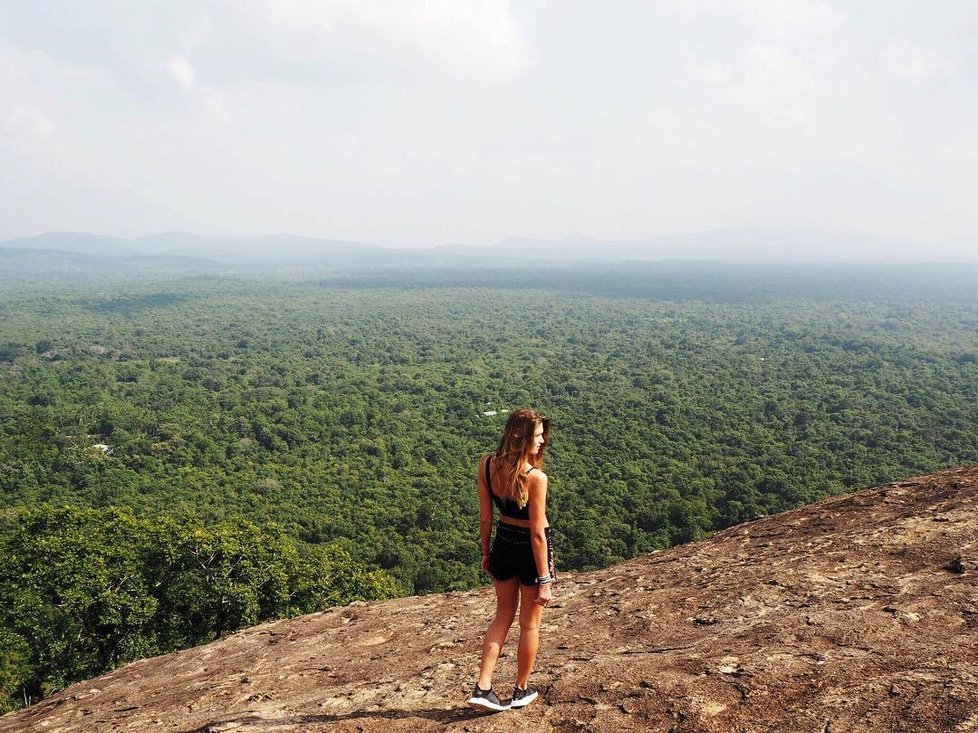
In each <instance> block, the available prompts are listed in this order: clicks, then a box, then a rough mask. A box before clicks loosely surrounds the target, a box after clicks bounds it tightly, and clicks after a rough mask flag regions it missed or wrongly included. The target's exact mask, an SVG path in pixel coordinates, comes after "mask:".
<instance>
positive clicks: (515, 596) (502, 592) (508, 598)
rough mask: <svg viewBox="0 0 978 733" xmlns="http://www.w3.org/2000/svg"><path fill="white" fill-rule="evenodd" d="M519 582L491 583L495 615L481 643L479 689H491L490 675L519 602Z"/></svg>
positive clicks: (503, 581)
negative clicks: (493, 587) (493, 589)
mask: <svg viewBox="0 0 978 733" xmlns="http://www.w3.org/2000/svg"><path fill="white" fill-rule="evenodd" d="M519 585H520V581H519V580H517V579H516V578H512V579H511V580H496V581H493V586H495V588H496V615H495V617H494V618H493V619H492V623H491V624H489V629H488V630H487V631H486V639H485V641H483V642H482V664H481V665H480V666H479V682H478V684H479V689H481V690H488V689H489V688H491V687H492V673H493V671H494V670H495V669H496V662H497V661H498V660H499V652H500V651H501V650H502V648H503V642H504V641H506V634H508V633H509V627H510V626H512V625H513V619H514V618H516V604H517V603H518V601H519V597H520V595H519V590H518V588H519Z"/></svg>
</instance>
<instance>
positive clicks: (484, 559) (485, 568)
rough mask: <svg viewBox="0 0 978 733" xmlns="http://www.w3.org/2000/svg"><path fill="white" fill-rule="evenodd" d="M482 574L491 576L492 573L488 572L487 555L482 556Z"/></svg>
mask: <svg viewBox="0 0 978 733" xmlns="http://www.w3.org/2000/svg"><path fill="white" fill-rule="evenodd" d="M482 572H484V573H485V574H486V575H492V572H491V571H490V570H489V555H483V556H482Z"/></svg>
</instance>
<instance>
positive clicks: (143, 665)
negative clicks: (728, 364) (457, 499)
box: [0, 468, 978, 733]
mask: <svg viewBox="0 0 978 733" xmlns="http://www.w3.org/2000/svg"><path fill="white" fill-rule="evenodd" d="M976 503H978V468H967V469H959V470H953V471H946V472H943V473H940V474H936V475H933V476H927V477H923V478H917V479H912V480H907V481H902V482H899V483H895V484H890V485H887V486H882V487H879V488H876V489H871V490H868V491H863V492H860V493H857V494H852V495H847V496H840V497H835V498H831V499H827V500H825V501H822V502H820V503H818V504H814V505H812V506H808V507H804V508H802V509H798V510H795V511H791V512H786V513H784V514H780V515H777V516H773V517H768V518H765V519H761V520H757V521H755V522H751V523H748V524H744V525H740V526H737V527H732V528H730V529H728V530H726V531H723V532H720V533H718V534H717V535H715V536H713V537H712V538H710V539H709V540H705V541H703V542H697V543H693V544H689V545H685V546H682V547H677V548H673V549H671V550H668V551H663V552H658V553H654V554H652V555H649V556H644V557H640V558H636V559H635V560H632V561H629V562H626V563H624V564H622V565H618V566H615V567H612V568H608V569H606V570H602V571H599V572H592V573H579V574H571V573H565V574H562V576H561V578H560V581H559V584H558V585H557V586H556V596H557V601H556V602H555V605H554V606H552V607H551V608H550V609H549V610H548V611H547V612H546V614H545V618H544V621H545V627H544V632H543V635H544V643H543V647H542V649H541V655H540V658H539V662H538V667H537V672H536V674H535V677H534V682H535V683H536V684H537V685H538V686H539V687H540V688H541V689H542V691H543V695H542V699H541V700H540V701H538V702H536V703H534V704H533V705H531V706H529V707H527V708H525V709H523V710H520V711H510V712H506V713H501V714H498V715H484V714H481V713H478V712H476V711H472V710H470V709H468V708H466V707H465V706H464V705H463V704H462V700H463V699H464V696H465V695H466V694H467V693H468V692H469V690H470V689H471V685H472V683H473V680H474V674H475V670H476V666H477V663H478V655H479V647H480V643H481V635H482V633H483V631H484V629H485V626H486V624H487V622H488V619H489V617H490V614H491V612H492V608H493V598H492V591H491V590H490V589H489V588H485V589H482V590H477V591H472V592H467V593H447V594H442V595H433V596H425V597H415V598H404V599H400V600H396V601H390V602H386V603H375V604H354V605H352V606H347V607H344V608H337V609H334V610H331V611H328V612H326V613H322V614H314V615H311V616H305V617H302V618H297V619H293V620H290V621H282V622H278V623H271V624H266V625H263V626H259V627H256V628H253V629H248V630H246V631H243V632H241V633H238V634H235V635H234V636H231V637H229V638H227V639H224V640H221V641H217V642H214V643H212V644H208V645H206V646H203V647H199V648H196V649H190V650H187V651H183V652H178V653H175V654H170V655H167V656H164V657H159V658H155V659H148V660H143V661H140V662H136V663H134V664H131V665H129V666H127V667H124V668H122V669H119V670H116V671H115V672H113V673H111V674H108V675H105V676H104V677H102V678H99V679H96V680H91V681H88V682H84V683H80V684H77V685H74V686H72V687H70V688H68V689H67V690H65V691H64V692H62V693H60V694H58V695H56V696H54V697H52V698H50V699H48V700H46V701H44V702H42V703H40V704H38V705H36V706H34V707H33V708H30V709H28V710H24V711H20V712H17V713H13V714H10V715H7V716H5V717H3V718H0V733H12V732H13V731H18V732H20V731H59V732H63V733H75V732H77V733H82V732H83V731H84V732H86V733H88V732H92V731H127V732H128V731H133V732H135V731H180V732H181V733H206V732H208V731H215V732H216V731H230V730H236V731H275V732H276V733H286V732H287V731H327V730H328V731H385V732H390V731H509V732H512V731H591V730H593V731H639V730H641V731H646V730H651V731H674V732H675V733H680V732H683V733H685V732H689V733H693V732H695V731H718V732H719V731H722V732H723V733H731V732H734V731H786V732H787V731H791V732H796V731H797V732H802V731H813V732H818V733H841V732H842V731H874V732H879V731H914V732H918V731H975V730H978V666H976V663H978V596H976V572H978V512H976ZM512 641H513V642H515V630H514V638H513V639H512ZM515 665H516V660H515V646H514V647H513V649H510V650H509V654H508V655H507V656H504V657H503V659H502V660H501V662H500V668H499V670H498V673H497V678H496V688H497V689H498V690H500V691H501V692H502V691H507V690H508V686H509V685H511V684H512V679H513V676H514V674H515Z"/></svg>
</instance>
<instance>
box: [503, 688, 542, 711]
mask: <svg viewBox="0 0 978 733" xmlns="http://www.w3.org/2000/svg"><path fill="white" fill-rule="evenodd" d="M539 696H540V693H539V692H537V691H536V690H535V689H534V688H532V687H527V688H526V689H525V690H521V689H520V688H519V687H514V688H513V699H512V700H510V701H509V704H510V706H511V707H514V708H523V707H526V706H527V705H529V704H530V703H531V702H533V701H534V700H536V699H537V698H538V697H539Z"/></svg>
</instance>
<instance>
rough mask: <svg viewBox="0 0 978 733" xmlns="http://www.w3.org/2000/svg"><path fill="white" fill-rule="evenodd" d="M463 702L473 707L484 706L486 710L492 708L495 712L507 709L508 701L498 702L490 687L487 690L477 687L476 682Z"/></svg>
mask: <svg viewBox="0 0 978 733" xmlns="http://www.w3.org/2000/svg"><path fill="white" fill-rule="evenodd" d="M465 702H467V703H468V704H469V705H471V706H472V707H474V708H485V709H486V710H493V711H495V712H497V713H501V712H502V711H503V710H509V703H505V704H504V703H501V702H499V698H498V697H496V693H495V692H493V691H492V688H489V689H488V690H482V689H479V685H478V683H476V686H475V689H474V690H473V691H472V697H470V698H469V699H468V700H466V701H465ZM524 704H525V703H524Z"/></svg>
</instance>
